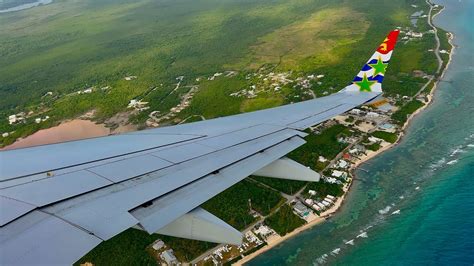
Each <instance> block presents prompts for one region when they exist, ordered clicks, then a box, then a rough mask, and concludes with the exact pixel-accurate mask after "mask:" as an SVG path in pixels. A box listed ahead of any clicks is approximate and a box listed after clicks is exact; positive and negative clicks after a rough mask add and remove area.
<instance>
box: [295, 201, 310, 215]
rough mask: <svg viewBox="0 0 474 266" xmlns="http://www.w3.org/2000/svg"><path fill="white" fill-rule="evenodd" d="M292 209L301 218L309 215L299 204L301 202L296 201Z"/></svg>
mask: <svg viewBox="0 0 474 266" xmlns="http://www.w3.org/2000/svg"><path fill="white" fill-rule="evenodd" d="M293 209H294V210H295V212H296V213H297V214H298V215H300V216H302V217H303V216H307V215H308V214H309V210H308V208H307V207H306V206H305V205H304V204H303V203H301V201H297V202H296V204H295V206H293Z"/></svg>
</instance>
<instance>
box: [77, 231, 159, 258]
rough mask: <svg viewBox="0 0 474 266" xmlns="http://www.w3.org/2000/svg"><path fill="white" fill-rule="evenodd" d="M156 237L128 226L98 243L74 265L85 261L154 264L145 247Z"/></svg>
mask: <svg viewBox="0 0 474 266" xmlns="http://www.w3.org/2000/svg"><path fill="white" fill-rule="evenodd" d="M158 238H159V236H158V235H156V234H154V235H149V234H148V233H146V232H144V231H141V230H137V229H132V228H130V229H128V230H126V231H124V232H123V233H121V234H119V235H116V236H114V237H113V238H111V239H109V240H108V241H104V242H102V243H100V244H99V245H98V246H97V247H96V248H94V249H93V250H91V251H90V252H89V253H87V254H86V255H85V256H84V257H82V258H81V259H80V260H78V261H77V262H76V263H75V265H80V264H81V263H85V262H91V263H93V264H94V265H156V261H155V259H153V257H152V256H150V254H149V253H148V252H147V250H146V249H147V247H148V246H149V245H151V244H152V243H153V242H154V241H155V240H156V239H158Z"/></svg>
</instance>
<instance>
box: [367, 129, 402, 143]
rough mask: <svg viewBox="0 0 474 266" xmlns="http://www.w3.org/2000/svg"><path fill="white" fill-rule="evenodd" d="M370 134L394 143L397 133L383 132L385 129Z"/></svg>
mask: <svg viewBox="0 0 474 266" xmlns="http://www.w3.org/2000/svg"><path fill="white" fill-rule="evenodd" d="M372 136H374V137H376V138H379V139H383V140H385V141H387V142H390V143H395V141H397V139H398V135H397V133H391V132H385V131H375V132H373V133H372Z"/></svg>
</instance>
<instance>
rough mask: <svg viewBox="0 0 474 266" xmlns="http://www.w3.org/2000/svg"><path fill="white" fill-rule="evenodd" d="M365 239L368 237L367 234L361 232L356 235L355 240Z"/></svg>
mask: <svg viewBox="0 0 474 266" xmlns="http://www.w3.org/2000/svg"><path fill="white" fill-rule="evenodd" d="M367 237H369V235H367V232H362V233H360V234H358V235H357V237H356V238H367Z"/></svg>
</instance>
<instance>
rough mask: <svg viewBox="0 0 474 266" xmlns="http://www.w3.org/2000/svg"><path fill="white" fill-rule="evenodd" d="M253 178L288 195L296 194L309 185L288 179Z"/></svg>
mask: <svg viewBox="0 0 474 266" xmlns="http://www.w3.org/2000/svg"><path fill="white" fill-rule="evenodd" d="M252 178H253V179H255V180H256V181H258V182H260V183H262V184H265V185H267V186H270V187H272V188H274V189H276V190H278V191H281V192H283V193H285V194H288V195H293V194H295V193H296V192H298V191H299V190H300V189H301V188H303V187H304V185H306V183H307V182H303V181H295V180H286V179H278V178H270V177H262V176H252Z"/></svg>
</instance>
